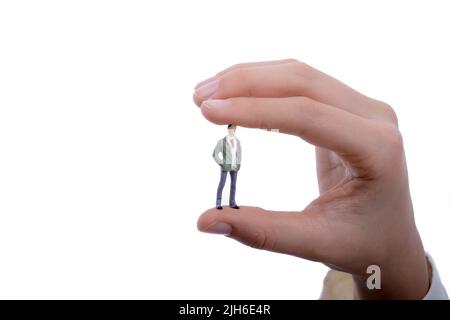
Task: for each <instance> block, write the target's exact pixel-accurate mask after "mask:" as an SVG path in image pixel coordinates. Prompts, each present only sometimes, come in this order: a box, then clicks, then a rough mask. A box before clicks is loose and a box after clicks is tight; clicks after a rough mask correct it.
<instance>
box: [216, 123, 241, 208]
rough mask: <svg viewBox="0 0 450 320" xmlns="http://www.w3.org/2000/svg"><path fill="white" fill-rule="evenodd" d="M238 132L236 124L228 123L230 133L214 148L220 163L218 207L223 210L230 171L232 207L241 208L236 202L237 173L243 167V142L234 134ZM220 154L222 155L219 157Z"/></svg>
mask: <svg viewBox="0 0 450 320" xmlns="http://www.w3.org/2000/svg"><path fill="white" fill-rule="evenodd" d="M235 132H236V125H234V124H229V125H228V135H227V136H226V137H224V138H223V139H220V140H219V141H217V145H216V148H215V149H214V153H213V157H214V160H215V161H216V162H217V163H218V164H219V165H220V182H219V186H218V188H217V198H216V208H217V209H219V210H222V191H223V187H224V186H225V181H226V180H227V174H228V172H229V173H230V177H231V186H230V202H229V204H230V208H233V209H239V206H238V205H237V204H236V200H235V197H236V180H237V173H238V171H239V169H240V168H241V155H242V150H241V143H240V142H239V140H238V139H237V138H236V136H235V135H234V134H235ZM219 154H221V155H222V157H221V158H220V157H219Z"/></svg>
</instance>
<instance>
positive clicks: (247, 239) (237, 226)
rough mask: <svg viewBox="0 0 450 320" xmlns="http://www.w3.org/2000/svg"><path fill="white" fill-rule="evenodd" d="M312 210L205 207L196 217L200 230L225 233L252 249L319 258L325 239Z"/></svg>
mask: <svg viewBox="0 0 450 320" xmlns="http://www.w3.org/2000/svg"><path fill="white" fill-rule="evenodd" d="M314 216H315V215H314V212H312V211H303V212H278V211H268V210H264V209H261V208H256V207H241V209H239V210H236V209H232V208H229V207H224V208H223V210H220V211H219V210H217V209H215V208H214V209H209V210H207V211H206V212H204V213H203V214H202V215H201V216H200V217H199V219H198V222H197V228H198V229H199V230H200V231H202V232H207V233H215V234H222V235H226V236H228V237H230V238H233V239H235V240H238V241H239V242H241V243H243V244H245V245H248V246H250V247H252V248H256V249H264V250H269V251H274V252H280V253H286V254H291V255H294V256H298V257H301V258H305V259H309V260H314V261H320V256H321V255H322V254H321V248H325V247H326V245H324V243H325V242H326V241H325V239H324V237H323V236H326V232H323V228H322V227H321V226H320V225H319V224H318V221H317V218H315V217H314Z"/></svg>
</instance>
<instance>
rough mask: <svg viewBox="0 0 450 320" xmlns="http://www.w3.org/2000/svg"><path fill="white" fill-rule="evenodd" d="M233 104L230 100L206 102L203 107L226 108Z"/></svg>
mask: <svg viewBox="0 0 450 320" xmlns="http://www.w3.org/2000/svg"><path fill="white" fill-rule="evenodd" d="M230 104H231V102H230V100H219V99H216V100H206V101H204V102H203V104H202V107H203V106H206V107H210V108H226V107H228V106H230Z"/></svg>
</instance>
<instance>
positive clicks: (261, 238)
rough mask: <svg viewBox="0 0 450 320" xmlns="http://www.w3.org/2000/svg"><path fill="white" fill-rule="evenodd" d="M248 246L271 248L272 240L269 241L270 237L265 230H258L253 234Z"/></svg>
mask: <svg viewBox="0 0 450 320" xmlns="http://www.w3.org/2000/svg"><path fill="white" fill-rule="evenodd" d="M249 246H250V247H252V248H254V249H264V250H271V249H273V242H272V241H270V237H269V236H268V234H267V232H266V231H265V230H259V231H256V232H255V234H254V235H253V237H252V241H251V242H250V244H249Z"/></svg>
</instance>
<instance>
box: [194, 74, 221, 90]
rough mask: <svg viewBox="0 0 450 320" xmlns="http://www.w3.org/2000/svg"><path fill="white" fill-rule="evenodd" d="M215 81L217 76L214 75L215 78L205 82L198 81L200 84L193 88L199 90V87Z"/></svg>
mask: <svg viewBox="0 0 450 320" xmlns="http://www.w3.org/2000/svg"><path fill="white" fill-rule="evenodd" d="M216 79H217V75H215V76H213V77H211V78H208V79H206V80H203V81H200V82H199V83H198V84H197V85H196V86H195V90H197V89H198V88H200V87H203V86H204V85H205V84H207V83H209V82H211V81H213V80H216Z"/></svg>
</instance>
